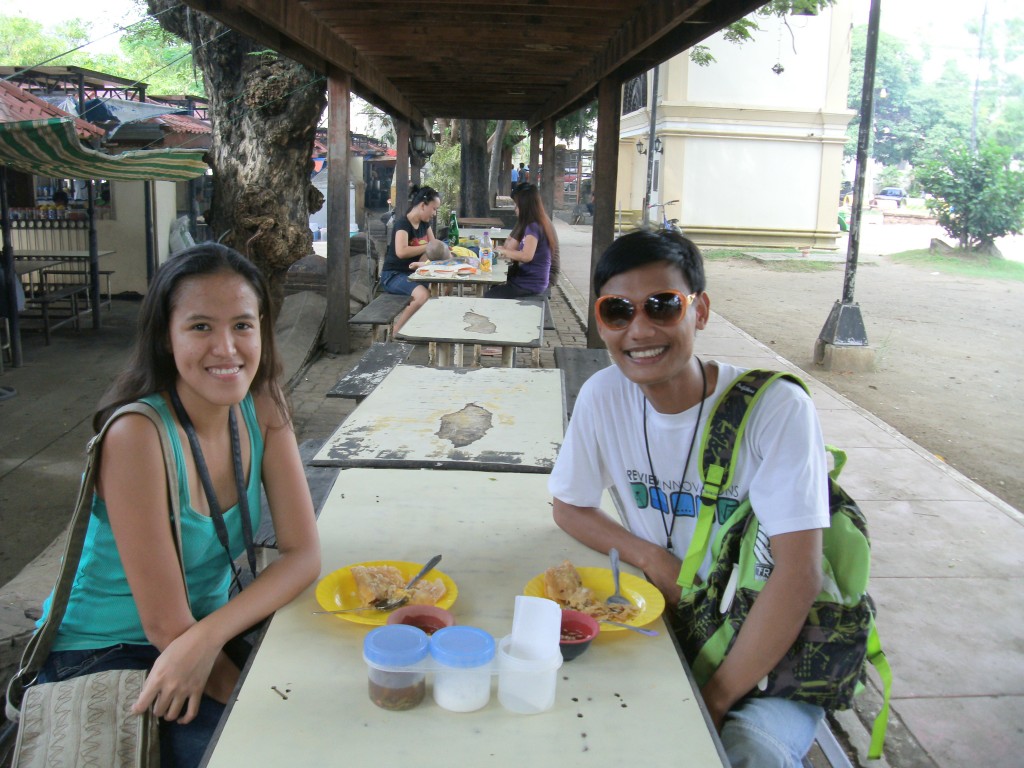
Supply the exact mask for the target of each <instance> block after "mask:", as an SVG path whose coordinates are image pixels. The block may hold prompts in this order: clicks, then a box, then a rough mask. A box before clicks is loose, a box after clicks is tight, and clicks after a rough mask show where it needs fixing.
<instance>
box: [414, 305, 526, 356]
mask: <svg viewBox="0 0 1024 768" xmlns="http://www.w3.org/2000/svg"><path fill="white" fill-rule="evenodd" d="M543 334H544V306H543V305H542V304H540V303H537V302H531V301H525V300H519V299H484V298H480V297H464V296H439V297H437V298H433V299H430V300H429V301H427V303H426V304H424V305H423V306H422V307H420V308H419V309H418V310H417V311H416V314H414V315H413V316H412V317H411V318H409V320H408V321H407V322H406V323H405V325H403V326H402V330H401V331H399V332H398V333H396V334H395V338H396V339H398V340H400V341H414V342H434V343H436V344H437V357H436V360H435V362H436V364H437V365H438V366H441V367H444V366H449V365H456V366H458V365H462V359H463V354H462V348H463V345H465V344H486V345H491V346H496V347H501V360H502V365H504V366H506V367H508V368H511V367H513V365H514V364H515V351H516V347H527V348H538V347H540V345H541V343H542V340H543Z"/></svg>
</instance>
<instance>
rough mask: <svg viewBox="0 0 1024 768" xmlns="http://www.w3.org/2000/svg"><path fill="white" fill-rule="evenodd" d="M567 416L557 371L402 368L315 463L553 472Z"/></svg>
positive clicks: (356, 412)
mask: <svg viewBox="0 0 1024 768" xmlns="http://www.w3.org/2000/svg"><path fill="white" fill-rule="evenodd" d="M564 414H565V398H564V395H563V388H562V372H561V371H560V370H558V369H555V368H546V369H545V368H523V369H515V368H497V367H495V368H473V369H465V368H462V369H450V368H448V369H443V368H427V367H423V366H415V365H399V366H397V367H396V368H395V369H394V370H393V371H392V372H391V373H390V374H388V376H387V377H386V378H385V379H384V380H383V381H382V382H381V383H380V384H379V385H378V386H377V388H376V389H374V390H373V392H371V393H370V395H369V396H368V397H367V398H366V399H365V400H364V401H363V402H362V403H360V404H359V405H358V406H357V407H356V409H355V410H354V411H353V412H352V414H351V415H350V416H349V417H348V418H347V419H346V420H345V422H344V423H343V424H342V425H341V426H340V427H338V429H337V430H336V431H335V433H334V434H333V435H331V437H330V438H328V439H327V441H326V442H325V443H324V445H323V447H322V448H321V449H320V451H319V452H318V453H317V455H316V456H315V457H314V458H313V460H312V462H311V463H312V464H314V465H316V466H335V467H406V468H425V467H436V468H442V469H476V470H484V471H489V472H550V471H551V468H552V467H553V466H554V464H555V458H556V457H557V455H558V449H559V447H560V446H561V445H562V436H563V434H564V432H565V424H564V421H565V416H564Z"/></svg>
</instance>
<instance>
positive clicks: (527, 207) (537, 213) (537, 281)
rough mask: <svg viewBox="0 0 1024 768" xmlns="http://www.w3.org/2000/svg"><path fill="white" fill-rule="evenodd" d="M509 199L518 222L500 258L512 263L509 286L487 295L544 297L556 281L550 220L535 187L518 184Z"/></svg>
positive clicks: (554, 240) (555, 244) (554, 242)
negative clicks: (512, 201)
mask: <svg viewBox="0 0 1024 768" xmlns="http://www.w3.org/2000/svg"><path fill="white" fill-rule="evenodd" d="M512 199H513V200H514V201H515V204H516V214H517V216H518V220H517V221H516V225H515V227H513V228H512V232H510V233H509V236H508V239H507V240H505V245H504V247H502V248H498V249H497V252H498V253H499V255H503V256H506V257H507V258H508V259H509V260H510V261H511V262H512V263H511V264H510V265H509V268H508V282H507V283H505V284H504V285H496V286H494V287H493V288H491V289H489V290H488V291H487V294H486V296H487V298H489V299H518V298H522V297H523V296H547V294H548V289H549V288H550V285H551V282H552V281H554V280H555V279H556V278H557V277H558V239H557V238H556V237H555V228H554V226H553V225H552V224H551V219H549V218H548V215H547V213H545V212H544V205H543V204H542V203H541V201H540V191H539V190H538V189H537V186H536V185H535V184H520V185H519V186H518V187H516V190H515V193H514V194H513V196H512Z"/></svg>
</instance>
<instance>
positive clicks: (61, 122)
mask: <svg viewBox="0 0 1024 768" xmlns="http://www.w3.org/2000/svg"><path fill="white" fill-rule="evenodd" d="M204 152H205V150H202V149H142V150H135V151H132V152H122V153H120V154H117V155H108V154H106V153H104V152H98V151H96V150H94V149H87V148H86V147H83V146H82V144H81V142H79V140H78V136H77V135H76V134H75V127H74V124H73V123H72V121H71V120H70V119H66V118H61V119H51V120H27V121H23V122H17V123H0V162H3V163H6V164H7V165H10V166H12V167H14V168H17V169H18V170H20V171H26V172H28V173H34V174H36V175H37V176H53V177H57V178H71V179H106V180H109V181H146V180H150V179H152V180H162V181H188V180H189V179H194V178H196V177H197V176H202V175H204V174H205V173H206V170H207V165H206V162H205V161H204V160H203V154H204Z"/></svg>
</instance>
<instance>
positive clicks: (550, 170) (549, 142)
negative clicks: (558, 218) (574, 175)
mask: <svg viewBox="0 0 1024 768" xmlns="http://www.w3.org/2000/svg"><path fill="white" fill-rule="evenodd" d="M543 130H544V154H543V158H544V159H543V160H542V161H541V165H542V166H543V167H544V178H543V179H542V184H541V187H540V201H541V202H542V203H544V209H545V210H546V211H547V212H548V216H554V215H555V184H559V183H561V179H562V176H564V175H565V171H562V172H561V173H559V172H558V171H559V169H558V168H556V167H555V165H556V162H555V121H554V120H552V119H551V118H550V117H549V118H547V119H545V120H544V123H543ZM536 174H537V171H536V170H535V169H531V178H533V179H536V178H537V175H536Z"/></svg>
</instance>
